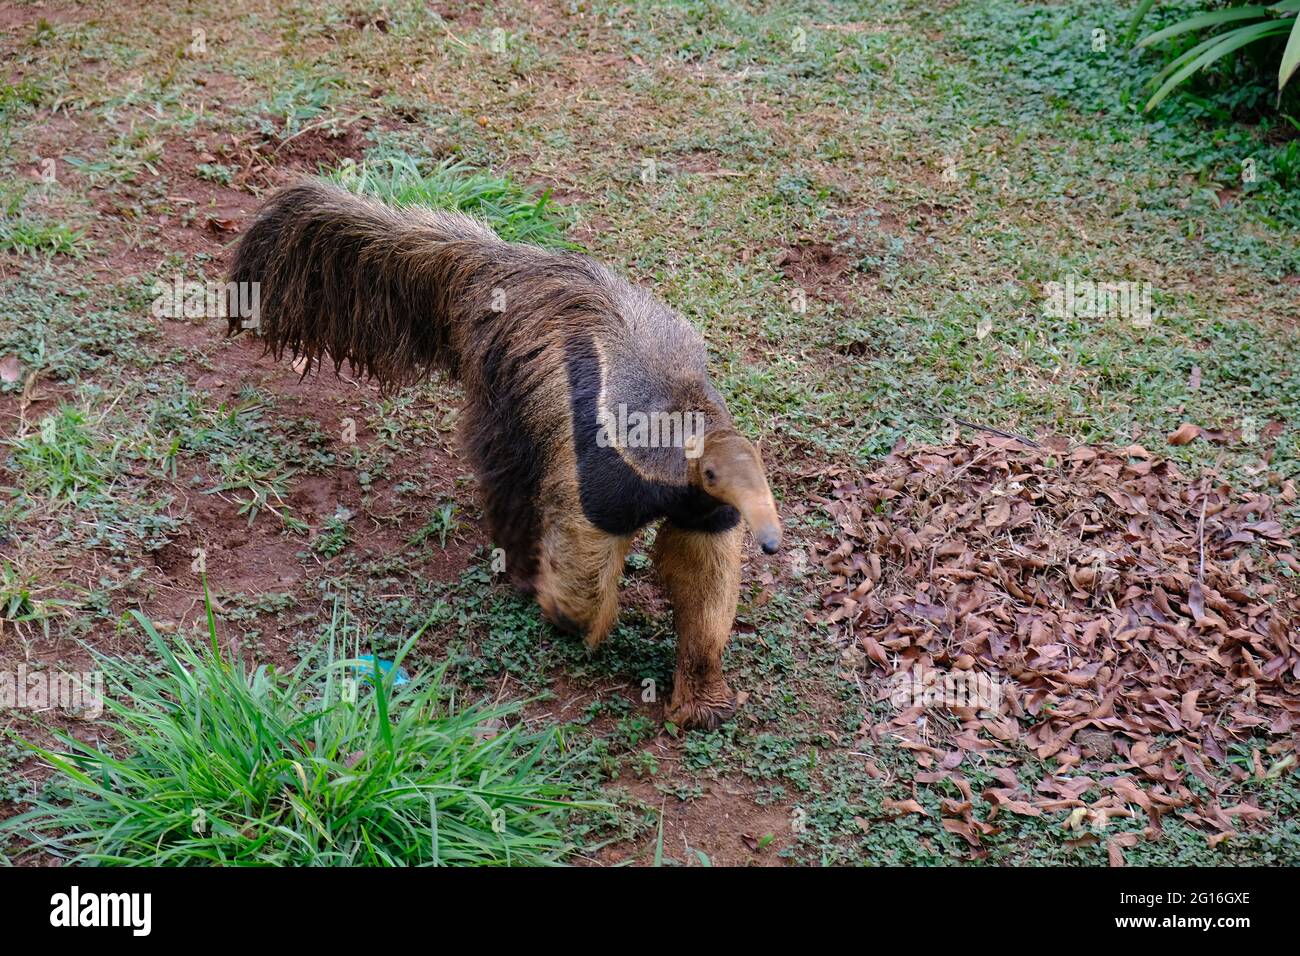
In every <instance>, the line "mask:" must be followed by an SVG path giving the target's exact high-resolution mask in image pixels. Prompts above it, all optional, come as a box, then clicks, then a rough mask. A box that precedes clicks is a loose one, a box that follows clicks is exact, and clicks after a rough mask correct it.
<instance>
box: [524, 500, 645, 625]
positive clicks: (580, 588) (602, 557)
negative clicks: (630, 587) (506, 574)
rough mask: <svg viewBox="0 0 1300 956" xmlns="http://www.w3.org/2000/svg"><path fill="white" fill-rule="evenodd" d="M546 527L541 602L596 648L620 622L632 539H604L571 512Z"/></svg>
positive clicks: (554, 516) (550, 615)
mask: <svg viewBox="0 0 1300 956" xmlns="http://www.w3.org/2000/svg"><path fill="white" fill-rule="evenodd" d="M542 524H543V526H544V531H543V533H542V547H541V555H540V561H539V563H538V574H537V603H538V604H539V605H541V608H542V613H543V614H545V615H546V618H547V620H549V621H550V622H551V623H552V624H555V625H556V626H557V627H562V628H564V629H565V630H568V631H574V632H577V633H580V634H582V636H583V640H584V641H586V644H587V647H588V648H591V649H594V648H596V647H598V646H599V645H600V642H601V641H603V640H604V639H605V637H606V636H607V635H608V634H609V631H610V628H612V627H613V626H614V619H615V618H616V617H618V581H619V576H620V575H621V574H622V573H623V562H624V561H625V560H626V558H627V552H628V549H629V548H630V547H631V546H632V536H631V535H627V536H623V537H620V536H617V535H612V534H606V533H605V532H604V531H601V530H600V529H599V528H597V527H596V526H595V525H593V524H591V522H589V521H587V519H586V518H585V517H583V516H582V515H581V513H578V514H574V513H573V510H571V509H563V510H560V509H557V510H556V512H555V513H551V514H546V515H544V516H543V518H542Z"/></svg>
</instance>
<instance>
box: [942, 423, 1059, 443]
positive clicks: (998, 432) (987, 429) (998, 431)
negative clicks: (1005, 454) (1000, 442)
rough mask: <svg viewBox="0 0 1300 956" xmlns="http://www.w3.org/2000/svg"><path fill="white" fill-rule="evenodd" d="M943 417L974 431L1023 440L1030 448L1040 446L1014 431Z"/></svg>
mask: <svg viewBox="0 0 1300 956" xmlns="http://www.w3.org/2000/svg"><path fill="white" fill-rule="evenodd" d="M944 417H945V418H946V419H947V420H948V421H950V422H952V423H954V424H956V425H965V426H966V427H967V428H973V429H975V430H976V431H981V432H988V433H989V434H991V435H997V436H999V437H1001V438H1010V439H1012V440H1014V441H1018V442H1023V443H1024V444H1026V445H1028V446H1029V447H1031V448H1039V447H1041V446H1040V445H1039V444H1038V442H1036V441H1034V440H1033V439H1032V438H1026V437H1025V436H1024V435H1017V434H1016V433H1015V432H1004V431H1003V430H1002V429H1000V428H994V427H993V426H992V425H980V424H978V423H976V422H968V421H964V420H963V419H960V418H951V417H949V416H944Z"/></svg>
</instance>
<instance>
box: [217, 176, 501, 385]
mask: <svg viewBox="0 0 1300 956" xmlns="http://www.w3.org/2000/svg"><path fill="white" fill-rule="evenodd" d="M509 249H510V247H509V246H507V245H506V244H505V243H504V242H502V241H501V240H500V239H498V238H497V236H496V235H495V234H494V233H493V232H492V231H491V230H489V229H488V228H487V227H486V226H483V225H482V224H480V223H478V222H476V221H475V220H473V219H470V218H469V217H467V216H463V215H460V214H459V213H451V212H436V211H433V210H430V209H424V208H419V207H416V208H409V209H403V210H400V211H398V210H395V209H391V208H389V207H387V206H384V205H382V204H380V203H377V202H371V201H369V200H366V199H362V198H360V197H358V196H355V195H353V194H351V193H349V192H346V191H345V190H342V189H339V188H338V187H335V186H330V185H327V184H326V183H323V182H319V181H305V182H302V183H299V184H297V185H294V186H290V187H289V188H287V189H285V190H283V191H281V192H280V193H278V194H276V195H275V196H274V197H273V198H272V199H271V200H270V201H269V202H268V203H267V204H266V206H265V207H264V208H263V209H262V211H261V213H260V214H259V215H258V216H257V219H256V220H255V221H254V222H253V225H252V226H251V227H250V228H249V230H248V232H246V233H245V234H244V236H243V238H242V239H241V240H240V242H239V247H238V249H237V250H236V252H235V261H234V265H233V266H232V267H231V276H230V279H231V281H232V282H236V283H241V282H250V283H251V282H256V283H258V284H259V286H258V302H259V312H258V315H257V318H256V321H255V327H256V328H257V329H258V330H259V332H260V334H261V335H262V337H263V338H264V340H265V342H266V348H267V350H268V351H269V352H271V353H272V354H274V355H275V357H276V358H277V359H278V358H280V357H281V356H282V355H283V354H284V352H285V351H288V352H289V353H290V354H291V355H293V356H305V357H307V358H309V359H320V360H325V361H332V362H333V365H334V368H335V370H336V371H337V370H338V369H339V368H340V367H341V366H342V364H343V363H344V362H347V363H348V364H349V365H350V366H351V368H352V369H353V371H354V372H358V373H361V374H366V375H372V376H374V377H375V378H377V379H378V380H379V381H380V382H381V383H383V384H384V385H391V384H400V383H402V382H407V381H411V380H413V379H417V378H420V377H422V376H423V375H425V374H427V373H428V372H429V371H430V370H431V369H433V368H443V369H446V370H448V371H449V372H451V373H452V374H457V372H458V362H459V359H460V352H461V347H462V343H461V335H462V332H463V330H462V329H461V328H460V326H461V325H462V324H463V321H464V319H463V317H464V316H465V315H466V313H467V310H468V309H470V308H473V307H474V305H475V303H476V301H477V300H478V299H479V298H481V297H482V295H483V294H484V293H483V290H482V289H481V288H479V287H478V286H479V278H480V277H482V276H483V275H484V274H485V273H487V272H490V271H491V266H492V265H493V264H494V263H499V261H500V259H501V258H502V257H503V256H504V255H507V254H508V250H509ZM249 326H250V323H249V322H248V321H247V320H245V319H241V318H238V317H232V318H231V319H230V332H231V333H232V334H234V333H237V332H238V331H239V330H240V329H241V328H247V327H249ZM326 356H328V358H326Z"/></svg>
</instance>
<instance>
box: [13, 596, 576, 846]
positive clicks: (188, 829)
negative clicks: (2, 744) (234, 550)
mask: <svg viewBox="0 0 1300 956" xmlns="http://www.w3.org/2000/svg"><path fill="white" fill-rule="evenodd" d="M132 613H133V615H134V617H135V618H136V620H137V621H138V622H139V624H140V626H141V627H142V628H143V629H144V632H145V634H146V635H147V636H148V639H149V642H150V643H151V644H152V646H153V649H154V651H155V652H156V653H157V655H158V657H159V658H160V659H161V661H162V667H161V669H159V668H157V666H156V665H154V666H151V665H150V664H149V663H139V662H133V661H130V660H123V659H121V658H116V657H108V656H104V655H100V654H98V653H96V654H95V658H96V662H97V666H98V667H99V668H101V669H102V670H103V672H104V675H105V686H106V689H107V691H108V692H107V693H105V695H104V696H105V700H104V707H105V711H106V718H105V723H106V724H107V727H106V729H107V730H108V731H109V732H108V733H107V734H104V735H100V738H99V739H100V740H103V739H105V738H106V739H108V740H113V741H115V744H114V746H113V747H112V748H111V749H110V748H109V747H108V746H106V745H104V744H102V743H97V744H91V743H86V742H84V741H81V740H78V739H77V738H76V737H73V736H71V735H70V734H67V733H64V732H62V731H59V730H54V731H53V733H54V735H55V736H56V737H57V738H58V739H59V741H60V742H61V744H62V745H63V749H62V750H59V751H55V750H50V749H47V748H45V747H41V746H38V745H36V744H31V743H27V744H26V746H27V747H28V748H29V749H31V750H32V751H34V752H36V753H37V754H38V755H39V756H40V757H41V758H43V759H44V760H45V761H46V762H47V763H48V764H49V765H50V766H51V767H52V768H53V769H54V771H55V776H54V778H53V779H52V780H51V782H50V784H49V785H48V786H47V787H46V789H45V791H44V792H43V793H41V794H40V795H38V796H37V797H35V798H34V800H33V804H34V806H33V808H32V809H31V810H28V811H26V812H24V813H21V814H19V815H17V816H15V817H12V818H10V819H8V820H6V821H4V823H2V824H0V836H4V837H13V836H17V835H21V836H23V837H25V838H27V839H28V840H30V841H31V844H32V846H31V848H32V849H39V850H42V851H44V852H46V853H49V854H51V855H54V856H56V857H60V858H65V859H68V860H70V861H72V862H74V863H81V864H87V863H98V864H126V865H136V864H146V865H159V864H166V865H183V864H226V865H229V864H252V865H268V864H269V865H281V866H293V865H298V866H302V865H313V866H354V865H384V866H389V865H408V864H412V865H500V864H516V865H538V864H550V863H555V862H557V861H559V860H560V859H561V858H562V857H563V855H564V854H565V852H566V851H567V850H568V848H569V844H568V842H567V841H566V839H565V838H564V837H563V835H562V833H561V830H560V824H561V822H562V820H563V817H564V815H565V814H566V813H568V812H570V811H572V810H575V809H580V808H596V807H599V806H602V804H599V803H593V802H585V803H584V802H578V801H570V800H567V799H566V797H567V796H568V791H567V790H566V788H565V787H564V786H562V785H561V784H559V783H558V782H556V781H557V780H558V779H559V773H560V771H561V770H562V762H560V761H546V760H545V759H544V758H546V756H547V754H548V751H550V750H551V749H552V747H553V744H554V733H553V732H542V733H533V732H530V731H526V730H524V729H523V728H522V726H521V725H516V726H514V727H509V726H507V725H506V722H507V721H508V720H509V719H511V718H512V717H513V716H514V715H515V713H516V711H517V706H513V705H512V706H506V707H497V706H490V707H488V706H464V705H462V704H458V703H457V701H456V700H455V692H454V691H453V689H452V688H451V687H450V686H448V685H447V684H446V683H445V682H444V680H443V674H444V672H445V670H446V666H445V665H444V666H443V667H441V668H438V669H436V670H434V671H432V672H425V673H422V674H421V673H416V674H415V675H414V676H411V677H409V679H408V678H406V675H405V672H404V669H403V668H400V667H399V666H398V665H399V664H400V663H401V661H402V660H403V659H404V658H405V657H406V655H407V653H408V652H409V651H410V649H411V648H412V647H413V646H414V644H415V642H416V641H417V640H418V639H419V637H420V633H422V631H423V629H421V632H418V633H416V635H415V636H413V637H411V638H410V639H409V640H408V641H407V642H406V644H405V646H404V647H403V648H402V649H401V651H400V652H399V654H398V655H397V659H396V661H395V662H394V663H393V666H392V667H391V668H389V669H388V670H387V671H386V672H385V673H383V674H377V673H376V667H375V665H374V663H373V659H372V660H370V661H364V660H359V659H358V654H357V653H356V651H357V650H359V646H358V644H359V642H358V640H357V638H356V632H355V631H352V632H351V634H350V635H349V632H348V628H347V624H346V621H344V620H340V615H339V613H338V609H337V606H336V609H335V614H334V619H333V622H332V624H331V627H330V629H329V632H328V634H327V635H326V637H324V638H322V640H321V641H320V642H318V643H317V644H316V645H315V647H313V648H312V649H311V651H310V652H309V653H308V654H306V655H305V656H304V658H303V660H302V661H301V662H300V663H299V664H298V665H297V666H296V667H294V668H293V669H292V670H290V671H280V670H278V669H277V668H275V667H274V666H271V665H265V664H263V665H259V666H257V667H255V668H252V669H249V668H248V667H246V666H245V664H244V663H243V662H242V661H241V660H238V659H236V658H233V657H230V656H227V655H226V654H225V653H223V652H222V650H221V649H220V647H219V645H218V642H217V631H216V623H215V620H214V618H213V614H212V608H211V602H210V601H209V602H208V614H207V621H208V630H207V642H206V644H202V643H201V644H200V645H199V646H197V647H196V646H192V645H191V644H190V643H189V642H187V641H186V640H185V639H183V638H181V637H177V638H175V639H174V640H173V641H167V640H164V639H163V638H162V637H161V636H160V635H159V634H158V632H157V630H155V628H154V626H153V625H152V624H151V623H150V622H149V620H148V619H147V618H145V617H144V616H143V615H141V614H139V613H138V612H132ZM349 644H352V645H353V654H352V656H351V657H350V658H345V657H341V656H340V651H342V650H343V649H344V648H346V647H347V646H348V645H349ZM485 728H488V729H487V730H485Z"/></svg>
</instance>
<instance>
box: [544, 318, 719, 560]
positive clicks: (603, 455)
mask: <svg viewBox="0 0 1300 956" xmlns="http://www.w3.org/2000/svg"><path fill="white" fill-rule="evenodd" d="M564 353H565V355H564V358H565V365H566V367H567V369H568V373H569V405H570V409H571V411H572V413H573V451H574V457H575V459H576V460H577V467H578V492H579V497H580V499H581V501H582V512H583V514H584V515H586V517H587V520H588V521H590V522H591V523H592V524H594V525H595V526H596V527H597V528H599V529H600V530H601V531H604V532H606V533H608V534H617V535H626V534H631V533H632V532H634V531H636V530H637V529H638V528H642V527H644V526H645V525H647V524H649V523H650V522H652V521H656V520H658V519H659V518H664V517H666V518H667V519H668V520H669V521H671V522H672V523H673V524H675V525H677V526H678V527H681V528H687V529H690V530H693V531H706V532H711V533H716V532H722V531H729V530H730V529H732V528H734V527H735V526H736V524H737V523H738V522H739V521H740V514H739V512H737V511H736V509H735V508H733V507H731V506H730V505H727V504H723V503H722V502H720V501H718V500H717V499H716V498H713V497H712V496H710V495H707V494H705V493H704V492H703V491H701V490H700V489H699V488H694V487H691V486H689V485H685V484H681V485H676V484H669V483H666V482H661V481H648V480H646V479H644V478H642V477H641V476H640V475H638V474H637V473H636V472H635V471H634V470H633V469H632V467H631V466H630V465H628V463H627V462H626V461H624V460H623V457H622V456H621V455H620V454H619V451H618V449H617V448H614V447H611V446H606V447H603V448H602V447H601V446H600V445H599V444H598V443H597V442H596V435H597V434H598V433H599V431H600V423H599V419H598V417H597V415H596V409H597V403H598V402H599V400H600V384H601V383H600V360H599V357H598V356H597V353H596V346H595V343H594V342H593V341H592V338H591V336H589V335H574V336H571V337H570V338H569V339H568V341H567V342H566V343H565V348H564ZM684 454H685V452H683V455H684Z"/></svg>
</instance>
